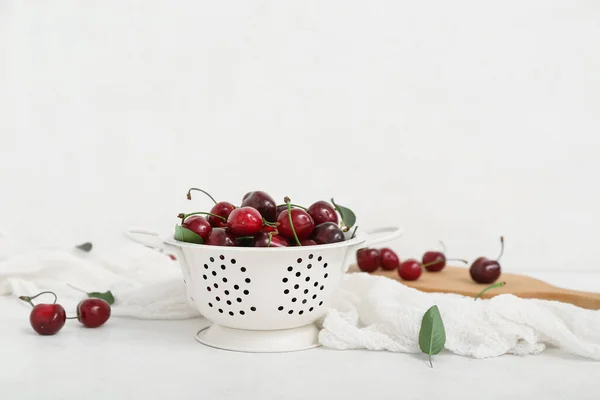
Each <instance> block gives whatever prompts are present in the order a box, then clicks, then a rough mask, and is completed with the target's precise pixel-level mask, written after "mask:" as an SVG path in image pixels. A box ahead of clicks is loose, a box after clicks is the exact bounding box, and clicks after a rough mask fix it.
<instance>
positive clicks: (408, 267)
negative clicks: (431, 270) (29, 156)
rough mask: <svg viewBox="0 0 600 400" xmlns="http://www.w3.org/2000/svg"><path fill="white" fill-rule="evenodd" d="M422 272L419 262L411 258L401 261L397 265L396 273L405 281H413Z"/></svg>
mask: <svg viewBox="0 0 600 400" xmlns="http://www.w3.org/2000/svg"><path fill="white" fill-rule="evenodd" d="M422 272H423V270H422V269H421V263H419V262H418V261H417V260H415V259H412V258H411V259H408V260H406V261H403V262H402V263H401V264H400V266H399V267H398V275H399V276H400V278H402V279H403V280H405V281H415V280H417V279H419V277H420V276H421V273H422Z"/></svg>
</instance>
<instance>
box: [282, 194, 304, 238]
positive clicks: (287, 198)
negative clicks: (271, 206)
mask: <svg viewBox="0 0 600 400" xmlns="http://www.w3.org/2000/svg"><path fill="white" fill-rule="evenodd" d="M285 202H286V204H287V208H288V218H289V220H290V226H291V227H292V232H293V233H294V239H296V243H297V244H298V246H302V243H300V239H298V235H296V228H294V222H293V221H292V203H291V202H290V198H289V197H286V198H285Z"/></svg>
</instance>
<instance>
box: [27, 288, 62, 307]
mask: <svg viewBox="0 0 600 400" xmlns="http://www.w3.org/2000/svg"><path fill="white" fill-rule="evenodd" d="M43 294H51V295H52V296H54V302H53V303H52V304H56V301H57V300H58V297H57V296H56V293H54V292H49V291H45V292H40V293H38V294H36V295H35V296H33V297H30V296H19V300H23V301H25V302H27V303H29V304H31V307H35V304H33V302H32V301H31V300H33V299H35V298H36V297H38V296H41V295H43Z"/></svg>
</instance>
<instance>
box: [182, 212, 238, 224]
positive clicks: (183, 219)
mask: <svg viewBox="0 0 600 400" xmlns="http://www.w3.org/2000/svg"><path fill="white" fill-rule="evenodd" d="M199 214H203V215H210V216H211V217H217V218H221V219H222V220H223V221H225V222H227V218H225V217H222V216H220V215H217V214H213V213H209V212H204V211H198V212H193V213H189V214H184V213H181V214H177V218H181V222H183V221H185V219H186V218H187V217H189V216H190V215H199Z"/></svg>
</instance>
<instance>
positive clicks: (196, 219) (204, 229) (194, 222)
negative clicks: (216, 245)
mask: <svg viewBox="0 0 600 400" xmlns="http://www.w3.org/2000/svg"><path fill="white" fill-rule="evenodd" d="M181 226H183V227H184V228H187V229H189V230H190V231H192V232H194V233H196V234H198V235H199V236H200V237H201V238H202V240H204V241H205V242H206V241H207V240H208V236H209V235H210V233H211V232H212V226H211V225H210V223H209V222H208V221H207V220H206V218H204V217H201V216H200V215H191V216H189V217H187V218H186V219H185V221H183V222H182V223H181Z"/></svg>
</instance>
